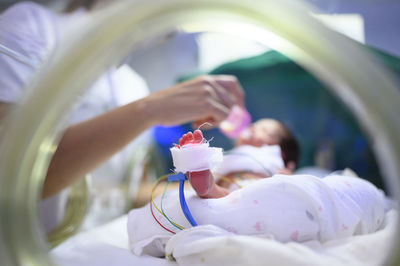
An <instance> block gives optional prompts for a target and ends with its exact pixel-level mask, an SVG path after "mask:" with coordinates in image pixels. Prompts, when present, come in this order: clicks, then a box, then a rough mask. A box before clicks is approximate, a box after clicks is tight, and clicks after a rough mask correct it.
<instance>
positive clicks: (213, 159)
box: [170, 143, 223, 173]
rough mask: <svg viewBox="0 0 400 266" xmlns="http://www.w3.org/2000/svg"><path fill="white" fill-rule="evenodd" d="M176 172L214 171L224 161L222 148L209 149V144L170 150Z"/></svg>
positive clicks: (188, 145) (187, 145)
mask: <svg viewBox="0 0 400 266" xmlns="http://www.w3.org/2000/svg"><path fill="white" fill-rule="evenodd" d="M170 151H171V154H172V160H173V163H174V167H175V172H182V173H186V172H199V171H203V170H208V169H210V170H213V169H215V168H217V167H218V166H219V164H220V163H221V162H222V160H223V155H222V148H216V147H209V144H208V143H200V144H186V145H184V146H182V147H180V148H178V147H173V148H171V149H170Z"/></svg>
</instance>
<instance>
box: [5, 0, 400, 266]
mask: <svg viewBox="0 0 400 266" xmlns="http://www.w3.org/2000/svg"><path fill="white" fill-rule="evenodd" d="M109 2H111V1H109ZM112 2H113V3H114V2H115V4H114V6H112V7H110V8H107V9H106V10H104V12H100V13H97V14H91V15H90V18H89V20H88V21H87V23H84V24H83V25H82V27H80V28H79V29H78V30H77V31H75V32H74V33H75V35H74V36H68V37H69V38H68V39H66V41H65V42H64V43H62V45H61V46H60V48H61V51H60V53H59V54H58V55H57V57H56V58H54V61H53V62H50V63H51V64H49V65H48V67H45V68H44V69H42V70H43V71H42V72H41V73H40V76H39V77H38V79H37V80H36V82H32V83H30V86H31V88H30V90H28V91H31V92H32V93H30V94H28V95H26V96H25V97H24V99H21V102H20V104H18V106H16V108H15V109H14V110H13V112H12V113H11V114H10V116H9V117H8V118H7V120H8V121H6V123H5V124H4V126H3V127H2V134H1V144H0V147H1V148H0V150H1V152H0V195H1V197H0V200H1V208H0V217H1V219H0V235H1V237H0V264H1V265H40V266H43V265H50V264H51V261H50V260H49V257H48V256H47V255H46V254H47V252H48V246H47V243H46V241H45V237H44V233H43V231H42V230H41V226H40V223H39V221H38V217H37V212H38V206H37V205H38V202H39V198H40V191H41V187H42V184H43V180H44V177H45V173H46V171H47V166H48V162H49V158H50V154H51V153H50V152H51V151H53V150H54V149H53V145H55V144H56V143H57V140H58V139H59V138H57V137H60V135H59V134H60V133H58V135H57V134H55V129H56V128H57V126H60V123H61V121H63V119H60V118H62V117H64V116H65V115H66V111H67V110H68V109H69V108H70V107H71V106H72V104H73V103H74V102H75V101H76V96H77V95H79V94H80V93H82V92H83V91H84V89H85V88H87V87H89V85H90V84H91V83H92V82H93V81H94V80H95V78H96V77H98V76H99V75H100V74H101V73H104V71H105V70H106V69H107V68H108V67H109V66H110V65H112V64H113V63H118V62H121V60H122V59H123V57H124V56H126V55H127V54H128V52H129V51H130V50H131V48H132V46H135V47H140V45H142V47H145V46H146V45H147V44H146V43H145V41H151V40H157V39H156V37H157V36H165V34H166V33H170V32H171V31H173V30H177V29H183V30H185V31H187V32H190V33H195V32H204V31H206V32H207V31H213V32H221V33H229V34H233V35H236V36H241V37H243V38H249V39H252V40H255V41H258V42H260V43H263V44H265V45H268V46H269V47H271V48H272V49H275V50H277V51H279V52H281V53H283V54H285V55H286V56H288V57H290V58H291V59H293V60H294V61H296V62H297V63H298V64H300V65H301V66H302V67H304V68H305V69H307V70H308V71H310V72H311V73H312V74H314V75H315V77H316V78H318V79H320V80H321V81H323V82H325V83H326V84H327V85H329V86H330V88H331V89H332V91H333V92H334V93H335V94H336V95H337V96H338V97H340V98H341V99H342V100H343V101H344V102H345V103H346V104H347V105H348V106H349V108H350V109H351V110H352V111H353V112H354V115H355V116H356V117H357V119H358V121H359V122H360V124H361V125H362V126H363V128H364V129H365V131H366V133H368V136H369V137H370V138H369V139H370V140H371V141H370V144H371V145H372V147H373V148H374V151H375V154H376V155H377V157H378V161H379V164H380V169H381V171H382V174H383V176H385V178H386V181H387V182H388V187H389V188H390V189H391V192H392V195H394V196H396V197H397V199H398V198H399V195H400V193H399V189H400V183H399V173H400V164H399V163H398V162H400V139H399V137H398V136H399V135H400V122H399V115H398V106H400V93H399V90H398V87H397V83H395V81H394V80H393V79H392V78H391V76H390V75H389V74H388V73H387V72H386V71H385V70H384V69H383V68H382V67H380V66H379V65H378V64H376V62H374V60H372V59H371V58H370V56H369V55H368V54H367V53H366V52H365V51H364V50H363V49H362V48H361V47H360V46H359V44H357V43H355V42H353V41H351V40H350V39H348V38H345V37H343V36H341V35H340V34H338V33H335V32H333V31H332V30H329V29H328V28H326V27H325V26H323V25H322V24H321V23H319V22H318V21H316V20H315V19H314V18H312V17H311V16H310V15H309V13H310V10H309V9H306V8H304V7H303V6H302V5H300V4H301V2H300V1H289V0H281V1H275V0H252V1H235V0H197V1H186V0H153V1H147V0H136V1H112ZM271 10H273V12H271ZM83 73H84V75H83ZM377 88H379V89H377ZM53 133H54V134H53ZM399 232H400V231H399V230H397V231H396V234H395V235H393V246H392V249H391V250H390V251H388V252H390V255H391V257H390V260H388V261H386V262H387V263H390V264H392V265H399V264H398V263H396V262H400V252H398V251H399V248H400V245H398V244H397V243H396V244H395V243H394V240H396V241H398V240H399V239H400V234H399ZM233 255H234V254H233ZM378 255H380V256H382V261H383V260H384V259H385V258H384V257H386V255H387V254H377V256H378ZM262 263H264V264H265V262H262V261H260V264H262Z"/></svg>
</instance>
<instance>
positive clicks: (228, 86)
mask: <svg viewBox="0 0 400 266" xmlns="http://www.w3.org/2000/svg"><path fill="white" fill-rule="evenodd" d="M214 78H215V82H216V83H217V84H219V85H220V86H221V87H223V88H224V89H225V90H227V91H228V92H229V93H230V94H231V95H233V99H234V103H235V104H237V105H239V106H242V107H244V96H245V95H244V90H243V88H242V86H241V85H240V83H239V81H238V80H237V78H236V77H235V76H230V75H218V76H214Z"/></svg>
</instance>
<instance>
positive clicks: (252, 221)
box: [128, 123, 384, 256]
mask: <svg viewBox="0 0 400 266" xmlns="http://www.w3.org/2000/svg"><path fill="white" fill-rule="evenodd" d="M256 124H257V123H256ZM251 130H253V129H251ZM258 130H259V129H258ZM253 131H254V130H253ZM246 134H249V135H248V136H247V137H243V138H239V140H238V148H240V147H247V146H249V145H250V146H249V147H253V148H256V149H261V150H262V149H265V148H267V150H268V148H272V149H278V152H276V150H275V151H271V150H269V152H268V151H267V150H266V151H265V153H264V154H265V156H266V157H269V160H267V161H276V163H274V164H273V165H268V163H264V166H265V167H266V168H268V169H272V170H270V173H265V172H264V173H261V171H258V170H255V173H254V176H255V177H256V178H251V179H248V178H246V180H245V181H246V183H245V184H246V185H244V186H242V188H240V189H235V190H233V189H232V186H231V185H230V184H228V185H226V186H224V185H219V184H217V183H216V182H215V179H214V177H213V176H214V173H213V172H212V171H210V170H202V171H198V172H195V171H193V172H189V173H186V174H187V176H188V178H189V180H190V182H191V184H192V187H193V188H194V191H193V190H189V191H186V192H185V194H186V201H187V205H188V207H189V209H190V211H191V213H192V216H193V217H194V219H195V220H196V222H197V224H198V225H207V224H212V225H215V226H218V227H220V228H222V229H224V230H226V231H227V232H231V233H234V234H242V235H252V236H258V237H269V238H273V239H276V240H277V241H280V242H290V241H295V242H304V241H309V240H318V241H321V242H325V241H328V240H332V239H338V238H344V237H348V236H352V235H357V234H366V233H371V232H375V231H376V230H377V229H378V228H379V227H380V225H381V224H382V222H383V218H384V195H383V193H382V192H381V191H379V190H378V189H377V188H376V187H375V186H374V185H372V184H371V183H369V182H368V181H365V180H363V179H361V178H358V177H348V176H341V175H330V176H327V177H325V178H323V179H321V178H318V177H314V176H311V175H282V174H276V173H277V172H279V171H280V168H285V166H286V167H287V164H288V163H290V162H291V161H290V160H289V161H287V162H286V164H285V161H284V156H287V155H286V154H285V152H284V151H283V152H280V150H279V148H280V146H279V144H280V138H279V137H278V138H275V139H276V140H275V141H274V142H272V141H271V142H269V143H270V144H267V143H266V140H268V141H269V139H270V138H272V137H275V135H274V134H270V135H269V137H266V138H265V139H264V142H262V141H259V138H256V137H255V133H254V132H251V131H250V132H247V133H246ZM266 135H268V134H266ZM263 136H264V135H263ZM246 141H247V142H246ZM257 141H258V142H257ZM202 142H203V136H202V133H201V131H195V132H194V133H190V134H185V135H184V136H183V137H182V138H181V140H180V142H179V147H175V148H177V149H179V148H184V147H185V145H196V144H200V143H202ZM240 142H242V143H240ZM243 142H244V143H243ZM253 144H256V145H253ZM243 145H246V146H243ZM250 150H251V149H250ZM258 151H259V150H258ZM247 154H252V152H249V151H247ZM255 156H258V157H259V156H260V155H259V153H257V154H255ZM258 157H257V158H258ZM262 161H263V160H261V158H260V159H259V162H262ZM224 162H225V163H226V162H229V160H224ZM224 162H222V165H221V166H220V167H218V168H217V169H216V170H215V173H216V172H218V169H219V171H221V169H225V170H223V171H222V172H224V173H225V175H227V176H229V175H231V176H232V172H229V169H230V168H229V166H224ZM230 164H232V162H230ZM234 166H235V167H233V168H232V169H234V171H236V172H246V173H247V172H251V167H250V168H249V165H248V164H244V166H243V167H242V168H245V169H244V170H243V171H241V170H240V169H238V168H240V167H237V164H236V163H235V165H234ZM227 169H228V170H227ZM255 169H256V168H255ZM270 174H273V175H272V176H271V177H269V178H262V177H267V176H269V175H270ZM215 175H217V174H215ZM263 175H264V176H263ZM227 183H229V182H227ZM242 184H243V183H242ZM239 185H240V184H239ZM227 187H230V188H229V189H227ZM150 204H151V203H150ZM155 204H156V205H157V206H161V204H163V211H164V212H165V213H166V214H168V217H169V218H170V220H172V221H174V222H175V223H176V224H179V225H182V226H183V227H184V228H189V227H191V225H190V223H189V222H188V221H187V220H186V218H185V216H184V214H183V212H182V210H181V208H180V207H179V194H178V191H177V190H173V191H170V192H168V193H166V194H165V195H164V196H163V197H162V198H161V197H158V198H157V199H156V200H155ZM155 218H156V219H157V220H158V221H159V222H160V223H161V225H162V226H164V227H165V228H167V229H169V231H167V230H165V229H164V228H163V227H161V225H160V224H158V223H157V222H156V220H155ZM180 230H181V229H177V228H176V227H174V226H173V225H172V224H171V223H170V222H169V221H168V220H167V219H165V217H163V216H162V215H161V214H156V215H155V216H154V217H153V216H152V214H151V213H150V208H149V205H147V206H145V207H143V208H140V209H135V210H132V211H131V212H130V213H129V216H128V234H129V240H130V248H131V250H132V251H133V252H134V253H135V254H136V255H141V254H149V255H153V256H163V255H164V247H165V244H166V243H167V241H168V240H169V239H170V238H171V237H172V236H173V233H171V232H175V233H179V231H180Z"/></svg>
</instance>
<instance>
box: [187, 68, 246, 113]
mask: <svg viewBox="0 0 400 266" xmlns="http://www.w3.org/2000/svg"><path fill="white" fill-rule="evenodd" d="M193 82H195V83H198V84H202V85H203V86H204V89H205V90H206V91H207V92H208V94H209V95H210V96H211V97H212V98H213V99H215V100H216V101H218V102H220V103H221V104H223V105H224V106H226V107H228V108H229V109H230V108H231V107H232V106H233V105H235V104H237V105H239V106H244V91H243V88H242V86H241V85H240V84H239V82H238V80H237V78H236V77H234V76H230V75H215V76H201V77H198V78H196V79H195V80H193Z"/></svg>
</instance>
